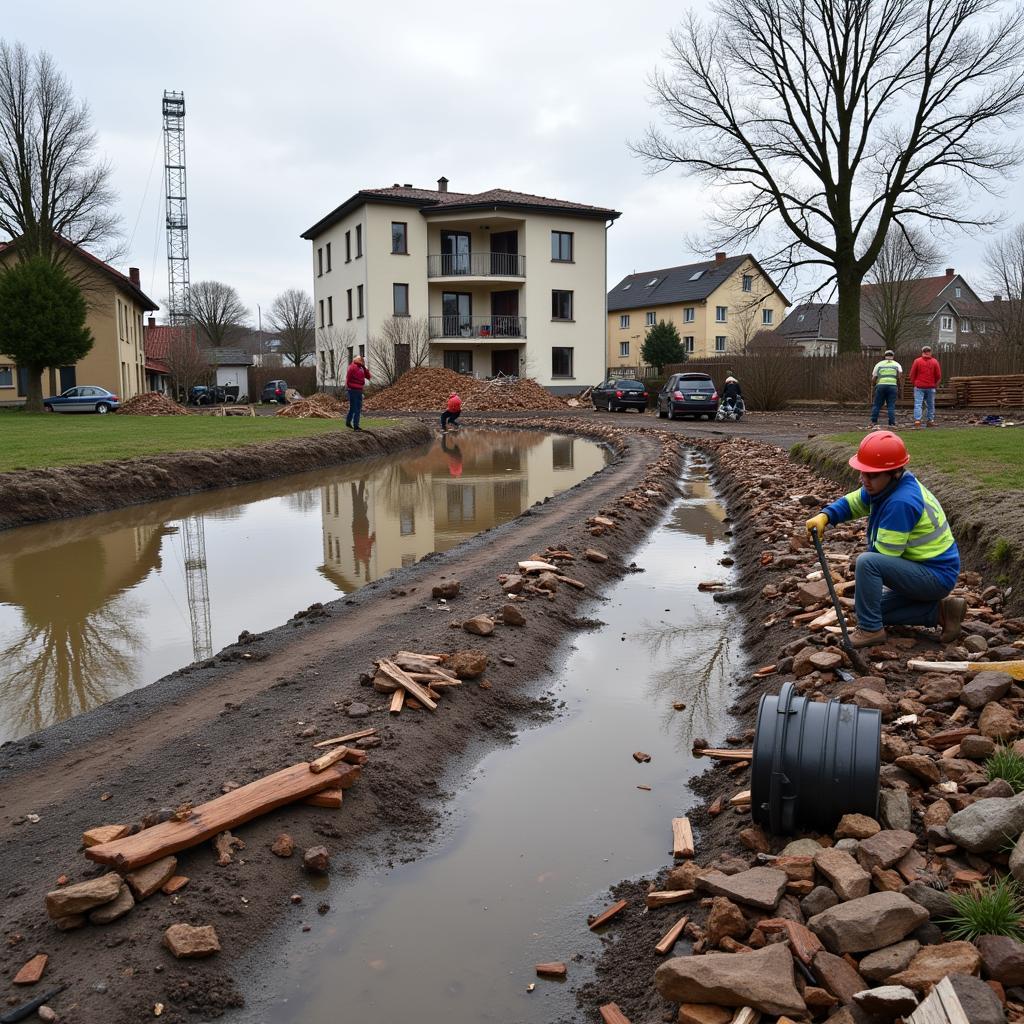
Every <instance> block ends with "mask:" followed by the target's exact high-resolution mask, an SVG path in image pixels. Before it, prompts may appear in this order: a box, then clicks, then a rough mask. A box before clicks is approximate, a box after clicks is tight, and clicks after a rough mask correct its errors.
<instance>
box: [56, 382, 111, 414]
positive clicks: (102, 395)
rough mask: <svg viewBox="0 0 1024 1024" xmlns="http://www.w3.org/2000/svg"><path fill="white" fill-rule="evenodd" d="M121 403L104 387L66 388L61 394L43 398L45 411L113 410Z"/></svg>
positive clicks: (105, 411) (101, 411)
mask: <svg viewBox="0 0 1024 1024" xmlns="http://www.w3.org/2000/svg"><path fill="white" fill-rule="evenodd" d="M120 405H121V403H120V402H119V401H118V399H117V395H115V394H114V393H113V392H112V391H107V389H106V388H96V387H80V388H68V389H67V391H65V392H64V393H63V394H62V395H55V396H54V397H53V398H44V399H43V408H44V409H45V410H46V411H47V412H98V413H107V412H113V411H114V410H115V409H118V408H120Z"/></svg>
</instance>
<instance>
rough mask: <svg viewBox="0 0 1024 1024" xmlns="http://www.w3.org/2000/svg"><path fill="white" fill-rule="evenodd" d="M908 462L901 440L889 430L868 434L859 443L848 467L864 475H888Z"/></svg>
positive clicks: (907, 455)
mask: <svg viewBox="0 0 1024 1024" xmlns="http://www.w3.org/2000/svg"><path fill="white" fill-rule="evenodd" d="M909 461H910V455H909V454H908V452H907V446H906V445H905V444H904V443H903V439H902V438H901V437H900V436H899V435H898V434H894V433H893V432H892V431H891V430H879V431H878V432H877V433H873V434H868V436H867V437H865V438H864V440H863V441H861V443H860V447H859V448H858V449H857V454H856V455H854V457H853V458H852V459H850V465H851V466H853V468H854V469H859V470H861V471H862V472H864V473H888V472H890V471H892V470H894V469H899V468H900V466H905V465H906V464H907V463H908V462H909Z"/></svg>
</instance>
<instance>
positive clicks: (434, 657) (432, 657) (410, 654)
mask: <svg viewBox="0 0 1024 1024" xmlns="http://www.w3.org/2000/svg"><path fill="white" fill-rule="evenodd" d="M395 657H396V658H419V660H420V661H433V662H438V663H439V662H442V661H444V655H443V654H420V653H419V651H399V652H398V653H397V654H396V655H395Z"/></svg>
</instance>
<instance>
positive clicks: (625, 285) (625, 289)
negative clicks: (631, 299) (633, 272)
mask: <svg viewBox="0 0 1024 1024" xmlns="http://www.w3.org/2000/svg"><path fill="white" fill-rule="evenodd" d="M632 287H633V282H632V281H630V282H629V284H624V285H623V286H622V290H623V291H624V292H626V291H629V289H630V288H632Z"/></svg>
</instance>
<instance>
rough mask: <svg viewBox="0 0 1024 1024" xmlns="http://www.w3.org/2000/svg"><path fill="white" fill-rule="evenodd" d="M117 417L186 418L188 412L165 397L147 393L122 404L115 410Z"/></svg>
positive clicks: (150, 392)
mask: <svg viewBox="0 0 1024 1024" xmlns="http://www.w3.org/2000/svg"><path fill="white" fill-rule="evenodd" d="M117 414H118V415H119V416H187V415H188V410H187V409H184V408H183V407H182V406H180V405H178V403H177V402H173V401H171V399H169V398H168V397H167V396H166V395H160V394H157V393H156V392H155V391H148V392H146V394H144V395H136V396H135V397H134V398H129V399H128V401H127V402H123V403H122V404H121V407H120V408H119V409H118V410H117Z"/></svg>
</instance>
